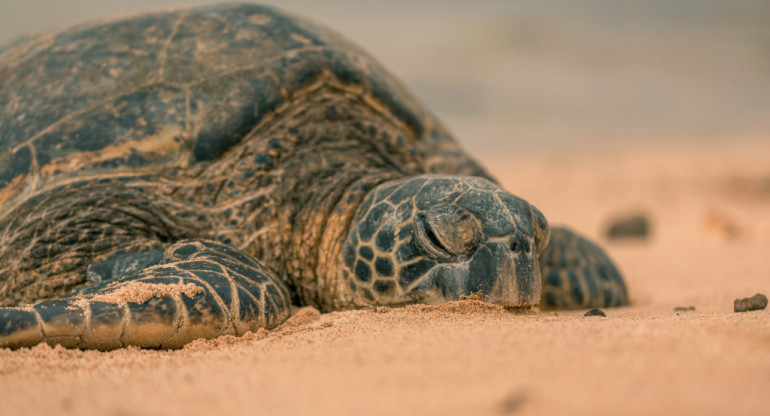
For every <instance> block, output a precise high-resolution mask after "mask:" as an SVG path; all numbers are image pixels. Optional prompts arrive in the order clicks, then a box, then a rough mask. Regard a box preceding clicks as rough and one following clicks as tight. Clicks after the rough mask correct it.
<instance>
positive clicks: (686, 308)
mask: <svg viewBox="0 0 770 416" xmlns="http://www.w3.org/2000/svg"><path fill="white" fill-rule="evenodd" d="M694 310H695V306H677V307H676V308H674V312H687V311H694Z"/></svg>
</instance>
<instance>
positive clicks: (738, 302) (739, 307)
mask: <svg viewBox="0 0 770 416" xmlns="http://www.w3.org/2000/svg"><path fill="white" fill-rule="evenodd" d="M766 307H767V296H765V295H763V294H761V293H757V294H756V295H754V296H752V297H750V298H743V299H735V302H734V305H733V308H734V310H735V312H747V311H758V310H762V309H765V308H766Z"/></svg>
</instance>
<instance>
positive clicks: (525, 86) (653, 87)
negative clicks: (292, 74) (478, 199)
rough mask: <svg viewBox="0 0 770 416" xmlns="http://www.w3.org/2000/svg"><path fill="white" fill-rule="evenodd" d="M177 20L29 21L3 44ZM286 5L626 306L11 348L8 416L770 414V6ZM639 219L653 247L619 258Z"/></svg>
mask: <svg viewBox="0 0 770 416" xmlns="http://www.w3.org/2000/svg"><path fill="white" fill-rule="evenodd" d="M184 3H185V2H181V3H180V2H178V1H176V0H153V1H149V0H139V1H136V2H125V1H117V0H110V1H106V0H99V1H95V0H78V1H73V2H52V1H50V0H29V1H24V2H13V1H12V2H8V3H7V4H2V5H0V43H4V42H6V41H10V40H11V39H12V38H14V37H16V36H18V35H20V34H22V33H27V32H36V31H41V30H48V29H50V28H55V27H62V26H66V25H69V24H71V23H74V22H78V21H81V20H84V19H85V20H88V19H96V18H102V17H105V16H110V15H115V14H122V13H135V12H137V11H139V10H142V9H145V10H149V9H153V8H155V9H157V8H159V7H160V8H162V7H172V6H179V5H181V4H184ZM200 3H209V1H206V0H189V1H187V2H186V4H200ZM269 3H271V4H281V5H282V6H283V7H285V8H287V9H291V10H294V11H296V12H299V13H301V14H304V15H308V16H311V17H313V18H314V19H316V20H318V21H320V22H323V23H325V24H328V25H329V26H331V27H334V28H335V29H336V30H338V31H340V33H343V34H344V35H345V36H347V37H349V38H351V39H353V40H354V41H355V42H357V43H359V44H360V45H362V46H363V47H364V48H366V49H367V50H369V51H370V52H371V53H372V55H374V56H376V57H377V58H378V59H379V60H380V61H381V62H382V63H383V64H384V65H385V66H386V67H387V68H390V69H391V70H392V71H393V73H394V74H395V75H396V76H397V77H399V78H400V79H402V80H404V82H405V84H406V85H408V86H409V87H410V88H412V89H413V90H414V91H415V94H416V96H417V97H419V99H420V100H422V101H423V102H425V104H426V106H427V107H428V108H430V109H431V110H432V111H434V112H435V113H436V114H437V116H438V117H439V118H440V119H441V120H443V121H444V122H445V123H446V124H447V126H448V128H449V130H451V131H452V132H454V133H455V134H456V135H457V138H458V141H459V142H460V143H461V144H462V145H463V146H464V147H465V148H466V149H468V150H469V151H470V152H471V153H472V154H473V155H475V156H476V157H477V158H478V159H479V161H480V162H481V163H482V164H483V165H484V166H486V167H487V168H488V170H489V171H490V172H491V173H492V174H493V175H494V176H495V177H496V178H497V179H498V180H499V182H500V183H501V184H502V185H503V186H504V187H505V188H506V189H508V190H510V191H511V192H512V193H514V194H516V195H518V196H520V197H523V198H525V199H527V200H528V201H530V202H531V203H532V204H534V205H535V206H537V207H538V208H539V209H540V210H541V211H542V212H543V213H544V214H545V215H546V217H547V218H548V220H549V221H550V222H551V223H552V224H558V225H562V224H563V225H569V226H570V227H572V228H574V229H575V230H577V231H579V232H580V233H582V234H584V235H586V236H588V237H590V238H592V239H593V240H595V241H597V242H598V243H599V244H600V245H601V246H602V247H603V248H605V249H606V250H607V252H608V254H609V255H610V257H612V258H613V259H614V260H615V261H616V263H617V265H618V266H619V268H620V270H621V271H622V273H623V274H624V276H625V278H626V281H627V283H628V288H629V293H630V297H631V302H632V305H631V306H629V307H623V308H615V309H606V310H605V312H606V314H607V316H606V317H584V316H583V315H584V313H585V312H586V311H585V310H576V311H557V312H552V311H540V310H538V309H533V310H531V311H529V312H526V313H512V312H508V311H506V310H504V309H502V308H501V307H498V306H494V305H490V304H486V303H483V302H480V301H478V300H463V301H459V302H453V303H449V304H445V305H440V306H410V307H405V308H398V309H389V308H379V309H377V310H359V311H344V312H335V313H329V314H323V315H322V314H320V313H318V311H316V310H314V309H308V308H304V309H298V310H296V311H295V313H294V316H293V317H292V318H291V319H290V320H289V321H288V322H286V323H284V324H283V325H281V326H279V327H278V328H276V329H274V330H272V331H266V330H260V331H259V332H258V333H253V334H248V335H247V336H244V337H242V338H233V337H222V338H219V339H215V340H209V341H197V342H194V343H192V344H190V345H188V346H187V347H186V348H184V349H182V350H178V351H152V350H139V349H135V348H129V349H125V350H118V351H112V352H98V351H79V350H66V349H63V348H61V347H57V348H51V347H49V346H46V345H40V346H37V347H35V348H32V349H22V350H17V351H11V350H7V349H0V415H3V416H7V415H13V416H24V415H91V414H93V415H102V416H128V415H164V416H166V415H169V416H173V415H184V416H195V415H207V416H209V415H220V414H228V415H273V414H275V415H305V414H307V415H311V414H312V415H362V414H367V415H368V414H372V415H386V414H414V415H560V414H564V415H567V414H569V415H589V414H590V415H617V414H622V415H669V414H677V415H690V414H692V415H727V414H729V415H759V414H770V404H769V403H770V400H768V397H769V395H768V392H770V310H767V309H765V310H761V311H752V312H746V313H735V312H734V311H733V301H734V300H735V299H736V298H743V297H748V296H752V295H754V294H755V293H764V294H765V295H770V261H768V257H770V163H768V162H769V161H770V156H769V155H770V139H769V138H770V118H768V113H770V112H769V111H768V109H769V108H770V83H768V82H767V73H768V68H770V59H769V57H770V55H768V45H770V29H768V28H770V25H768V20H767V16H768V15H769V14H768V13H767V12H768V11H769V9H768V6H767V2H763V1H760V0H741V1H738V2H730V3H729V4H728V3H725V2H720V1H716V0H703V1H699V2H697V5H696V4H695V3H696V2H689V1H673V2H672V1H657V0H656V1H648V2H636V3H630V2H607V1H599V0H597V1H591V2H585V3H580V4H578V3H576V2H571V1H568V0H562V1H559V2H554V3H552V2H538V1H522V2H508V1H499V0H486V1H481V2H473V3H470V2H459V1H446V2H438V1H433V0H430V1H427V0H426V1H421V2H413V1H408V2H407V1H396V2H393V3H391V2H387V3H386V2H379V3H377V4H376V5H375V4H374V3H371V2H351V1H349V0H339V1H333V2H329V3H328V4H327V2H324V3H320V2H311V1H307V0H292V1H288V0H286V1H281V2H279V1H269ZM634 215H641V216H644V217H645V218H647V219H648V220H649V223H650V234H649V236H648V237H646V238H643V239H636V240H627V241H617V240H608V238H607V237H606V230H607V227H608V226H609V224H610V223H612V222H613V221H615V220H617V219H622V218H626V217H628V216H634ZM677 307H684V308H689V307H692V308H694V309H693V310H685V311H675V308H677Z"/></svg>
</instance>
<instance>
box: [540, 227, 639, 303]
mask: <svg viewBox="0 0 770 416" xmlns="http://www.w3.org/2000/svg"><path fill="white" fill-rule="evenodd" d="M538 261H539V263H540V274H541V276H542V279H543V292H542V298H541V301H540V307H541V308H542V309H581V308H600V307H611V306H623V305H628V290H627V289H626V285H625V284H624V283H623V277H622V276H621V274H620V272H619V271H618V269H617V267H615V264H614V263H613V262H612V260H610V258H609V257H608V256H607V254H605V253H604V251H603V250H602V249H601V248H599V246H597V245H596V244H594V243H592V242H591V241H589V240H587V239H586V238H584V237H582V236H580V235H578V234H576V233H574V232H573V231H571V230H568V229H566V228H561V227H554V228H551V238H550V240H549V242H548V246H547V247H546V248H545V250H544V251H543V252H542V253H541V254H540V257H539V259H538Z"/></svg>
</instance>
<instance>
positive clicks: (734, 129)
mask: <svg viewBox="0 0 770 416" xmlns="http://www.w3.org/2000/svg"><path fill="white" fill-rule="evenodd" d="M208 3H212V1H198V0H187V1H180V0H134V1H125V0H67V1H54V0H0V43H5V42H7V41H10V40H12V39H13V38H14V37H17V36H19V35H22V34H25V33H34V32H39V31H45V30H50V29H56V28H62V27H66V26H67V25H69V24H72V23H76V22H80V21H83V20H89V19H97V18H102V17H108V16H116V15H121V14H125V13H135V12H139V11H143V10H153V9H159V8H168V7H175V6H183V5H196V4H208ZM263 3H268V4H273V5H276V6H279V7H282V8H285V9H289V10H293V11H295V12H297V13H301V14H303V15H306V16H308V17H311V18H313V19H315V20H317V21H319V22H323V23H324V24H327V25H328V26H331V27H333V28H335V29H336V30H337V31H339V32H341V33H343V34H344V35H346V36H347V37H349V38H350V39H353V40H355V41H356V42H357V43H359V44H360V45H362V46H363V47H364V48H365V49H367V50H368V51H370V52H371V54H372V55H374V56H375V57H376V58H378V59H379V60H380V61H381V62H382V63H383V64H384V65H385V66H386V67H387V68H389V69H390V70H391V71H393V72H394V73H395V74H396V75H397V76H398V77H399V78H401V79H402V80H403V81H404V82H406V83H407V84H408V85H409V86H410V87H411V88H412V89H413V90H414V92H415V93H416V94H417V96H418V97H420V98H421V99H422V100H423V102H425V104H426V105H427V106H428V107H429V108H431V109H432V110H433V111H434V112H435V113H436V114H437V115H438V116H439V118H440V119H441V120H443V122H444V123H445V124H446V125H447V126H448V127H449V128H450V130H451V131H453V132H454V133H455V135H456V136H457V137H458V139H459V140H460V141H461V142H462V143H463V144H464V145H465V147H466V148H467V149H468V150H469V151H470V152H472V153H473V154H475V155H476V156H477V157H478V158H480V159H481V160H482V161H485V162H493V161H502V159H505V158H510V157H514V156H520V155H522V153H521V152H522V151H532V150H537V151H542V152H546V153H549V154H560V153H565V152H570V153H574V152H595V151H599V150H608V149H613V148H617V147H626V146H627V145H629V144H631V145H634V146H654V147H657V146H659V145H661V144H663V143H672V142H695V143H712V144H713V143H721V142H724V141H730V142H735V141H741V140H747V141H748V140H763V138H764V139H765V140H768V139H770V1H767V0H733V1H723V0H721V1H720V0H645V1H635V2H632V1H617V0H590V1H580V2H576V1H573V0H554V1H541V0H526V1H507V0H476V1H474V2H472V3H471V2H468V1H461V0H446V1H440V0H428V1H425V0H423V1H416V0H391V1H387V2H384V1H376V2H375V1H361V0H356V1H354V0H330V1H324V2H318V1H311V0H284V1H269V0H268V1H264V2H263Z"/></svg>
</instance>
